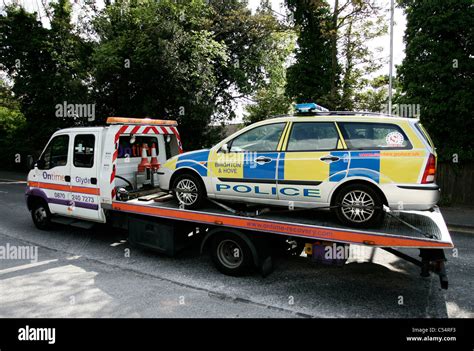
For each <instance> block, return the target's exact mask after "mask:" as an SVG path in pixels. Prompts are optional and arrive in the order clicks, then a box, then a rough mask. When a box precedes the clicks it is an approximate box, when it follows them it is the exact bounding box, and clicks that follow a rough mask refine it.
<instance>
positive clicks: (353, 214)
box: [334, 184, 384, 228]
mask: <svg viewBox="0 0 474 351" xmlns="http://www.w3.org/2000/svg"><path fill="white" fill-rule="evenodd" d="M334 204H335V205H336V206H337V207H336V208H335V213H336V217H337V219H338V220H339V221H340V222H341V223H343V224H344V225H347V226H350V227H355V228H370V227H378V226H380V225H381V224H382V222H383V219H384V212H383V208H382V207H383V205H384V201H383V199H382V197H381V196H380V194H379V192H377V191H376V190H375V189H374V188H373V187H371V186H369V185H366V184H350V185H347V186H345V187H343V188H342V189H341V190H340V191H338V192H337V194H336V198H335V200H334ZM351 204H353V205H355V206H367V208H366V209H364V208H362V209H361V208H357V207H351V206H350V205H351Z"/></svg>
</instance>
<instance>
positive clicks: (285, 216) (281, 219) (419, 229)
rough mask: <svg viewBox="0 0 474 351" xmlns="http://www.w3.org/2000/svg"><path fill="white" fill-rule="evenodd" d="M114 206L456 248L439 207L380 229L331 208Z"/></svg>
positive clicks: (347, 238)
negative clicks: (354, 223) (241, 211)
mask: <svg viewBox="0 0 474 351" xmlns="http://www.w3.org/2000/svg"><path fill="white" fill-rule="evenodd" d="M111 210H113V211H118V212H125V213H130V214H139V215H145V216H151V217H159V218H166V219H172V220H180V221H185V222H194V223H200V224H204V225H209V226H213V227H216V226H225V227H231V228H237V229H244V230H250V231H257V232H265V233H274V234H280V235H288V236H294V237H301V238H307V239H314V240H315V241H318V240H322V241H334V242H341V243H348V244H357V245H368V246H374V247H405V248H431V249H442V248H452V247H453V242H452V240H451V236H450V234H449V231H448V228H447V226H446V223H445V221H444V219H443V216H442V214H441V212H440V211H439V208H437V207H435V208H434V209H433V210H432V211H399V212H395V213H394V212H391V213H388V214H386V216H385V221H384V223H383V225H382V226H381V227H380V228H374V229H353V228H348V227H344V226H342V225H340V224H339V223H337V222H336V221H335V220H334V219H333V216H332V214H331V213H330V212H329V211H327V210H326V211H324V210H304V211H301V210H294V211H281V210H278V209H275V210H274V211H273V212H272V211H270V212H267V213H264V214H261V215H258V216H244V215H237V214H232V213H231V212H228V211H226V210H225V209H223V208H220V207H218V206H217V205H213V204H209V205H208V206H207V207H205V208H202V209H200V210H187V209H182V208H180V207H179V206H178V204H177V203H176V202H175V201H173V200H172V201H167V202H154V201H140V200H138V199H134V200H129V201H114V202H113V203H112V206H111Z"/></svg>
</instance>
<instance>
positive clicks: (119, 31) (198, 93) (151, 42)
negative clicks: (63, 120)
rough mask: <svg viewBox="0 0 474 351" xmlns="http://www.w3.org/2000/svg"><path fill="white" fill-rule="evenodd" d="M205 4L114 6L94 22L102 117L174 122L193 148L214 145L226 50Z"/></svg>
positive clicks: (96, 79) (95, 72) (95, 73)
mask: <svg viewBox="0 0 474 351" xmlns="http://www.w3.org/2000/svg"><path fill="white" fill-rule="evenodd" d="M208 11H209V8H208V7H206V6H204V4H203V3H200V2H193V3H189V4H178V3H175V2H173V1H161V2H155V1H150V2H148V3H143V2H138V1H130V2H116V3H114V4H112V5H109V6H107V8H106V9H105V11H104V12H103V13H101V14H100V15H99V16H98V17H97V18H96V19H95V20H94V28H95V30H96V32H97V35H98V38H99V43H98V44H97V46H96V47H95V50H94V53H93V56H92V62H93V67H94V69H93V76H94V83H93V86H94V94H95V99H96V101H97V103H98V108H99V111H100V115H101V116H110V115H122V116H132V117H155V118H163V117H169V118H175V119H177V120H178V122H179V123H180V131H181V134H182V135H183V141H184V146H185V148H186V149H187V150H190V149H194V148H199V147H202V146H203V145H206V144H208V143H209V142H210V140H209V138H210V134H209V129H208V128H207V126H208V125H209V123H210V122H211V116H212V114H213V111H214V104H215V98H214V95H215V93H216V86H217V75H216V72H215V69H214V67H215V65H225V64H226V62H227V60H228V55H227V52H226V48H225V46H224V45H222V44H221V43H219V42H217V41H216V40H214V39H213V37H212V33H211V32H210V31H208V30H206V29H205V28H204V26H205V25H206V23H202V21H203V19H205V18H206V17H207V16H209V15H208Z"/></svg>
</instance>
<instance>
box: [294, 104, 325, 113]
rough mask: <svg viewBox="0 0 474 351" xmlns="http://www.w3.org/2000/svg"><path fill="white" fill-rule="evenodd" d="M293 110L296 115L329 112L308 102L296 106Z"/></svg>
mask: <svg viewBox="0 0 474 351" xmlns="http://www.w3.org/2000/svg"><path fill="white" fill-rule="evenodd" d="M295 110H296V112H297V113H310V112H317V111H320V112H329V110H328V109H327V108H325V107H322V106H319V105H317V104H315V103H314V102H309V103H305V104H296V105H295Z"/></svg>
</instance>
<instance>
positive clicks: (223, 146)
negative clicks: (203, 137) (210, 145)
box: [220, 144, 229, 153]
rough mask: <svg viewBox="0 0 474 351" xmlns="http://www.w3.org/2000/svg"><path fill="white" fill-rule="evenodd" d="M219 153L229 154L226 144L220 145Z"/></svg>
mask: <svg viewBox="0 0 474 351" xmlns="http://www.w3.org/2000/svg"><path fill="white" fill-rule="evenodd" d="M220 151H222V152H224V153H228V152H229V145H227V144H224V145H222V146H221V149H220Z"/></svg>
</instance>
